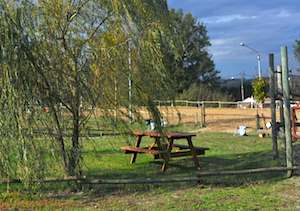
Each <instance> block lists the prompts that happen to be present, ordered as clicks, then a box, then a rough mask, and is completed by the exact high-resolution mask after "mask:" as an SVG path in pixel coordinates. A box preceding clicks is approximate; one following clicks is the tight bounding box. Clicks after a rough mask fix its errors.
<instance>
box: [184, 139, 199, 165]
mask: <svg viewBox="0 0 300 211" xmlns="http://www.w3.org/2000/svg"><path fill="white" fill-rule="evenodd" d="M187 142H188V143H189V146H190V149H191V153H192V156H193V159H194V162H195V165H196V168H197V169H198V170H200V165H199V161H198V158H197V154H196V152H195V148H194V145H193V142H192V138H191V137H187Z"/></svg>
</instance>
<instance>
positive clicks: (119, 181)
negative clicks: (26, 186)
mask: <svg viewBox="0 0 300 211" xmlns="http://www.w3.org/2000/svg"><path fill="white" fill-rule="evenodd" d="M298 169H300V167H299V166H292V167H274V168H259V169H246V170H236V171H215V172H197V173H196V176H195V177H178V178H156V179H152V178H148V179H117V180H102V179H95V180H86V176H70V177H61V178H60V177H59V178H44V179H43V180H42V182H63V181H72V180H77V183H78V184H144V183H167V182H186V181H200V180H201V177H205V176H223V175H240V174H251V173H265V172H275V171H291V170H298ZM33 182H38V180H33ZM1 183H6V182H1ZM9 183H22V180H20V179H12V180H10V181H9Z"/></svg>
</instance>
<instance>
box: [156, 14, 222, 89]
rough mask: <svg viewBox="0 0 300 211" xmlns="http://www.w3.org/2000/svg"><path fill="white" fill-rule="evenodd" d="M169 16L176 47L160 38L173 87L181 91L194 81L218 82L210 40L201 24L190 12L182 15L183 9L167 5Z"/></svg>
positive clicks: (217, 72) (195, 82)
mask: <svg viewBox="0 0 300 211" xmlns="http://www.w3.org/2000/svg"><path fill="white" fill-rule="evenodd" d="M170 18H171V19H170V20H169V23H170V25H171V26H172V27H173V31H172V35H171V39H172V43H173V45H174V46H176V48H175V50H173V48H172V47H171V46H170V45H168V44H166V43H165V42H162V51H163V61H164V63H165V66H166V69H167V70H168V72H169V74H170V77H171V78H172V79H173V81H174V89H175V91H176V92H177V93H182V92H183V91H184V90H187V89H188V88H189V87H191V86H192V85H193V84H200V83H203V84H209V85H213V86H215V85H217V84H218V80H219V79H220V78H219V76H218V74H219V71H218V70H216V69H215V64H214V62H213V60H212V58H211V57H212V55H211V54H210V53H209V51H208V49H207V48H208V47H209V46H210V45H211V44H210V41H209V37H208V35H207V30H206V27H205V26H204V24H203V23H200V22H198V20H197V17H193V16H192V14H191V13H187V14H185V15H184V14H183V11H182V9H179V10H178V11H175V9H170Z"/></svg>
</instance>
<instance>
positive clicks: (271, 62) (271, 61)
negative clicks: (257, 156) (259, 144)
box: [269, 54, 278, 159]
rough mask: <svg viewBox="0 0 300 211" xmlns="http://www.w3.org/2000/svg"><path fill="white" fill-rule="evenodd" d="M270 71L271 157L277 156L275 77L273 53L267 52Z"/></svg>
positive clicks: (275, 157)
mask: <svg viewBox="0 0 300 211" xmlns="http://www.w3.org/2000/svg"><path fill="white" fill-rule="evenodd" d="M269 73H270V84H269V85H270V99H271V123H272V141H273V159H277V158H278V147H277V134H276V110H275V77H274V54H269Z"/></svg>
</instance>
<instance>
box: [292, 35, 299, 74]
mask: <svg viewBox="0 0 300 211" xmlns="http://www.w3.org/2000/svg"><path fill="white" fill-rule="evenodd" d="M293 48H294V50H293V52H294V57H295V58H296V59H297V61H298V62H300V40H297V39H296V40H295V44H293ZM297 70H298V71H299V69H297Z"/></svg>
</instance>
